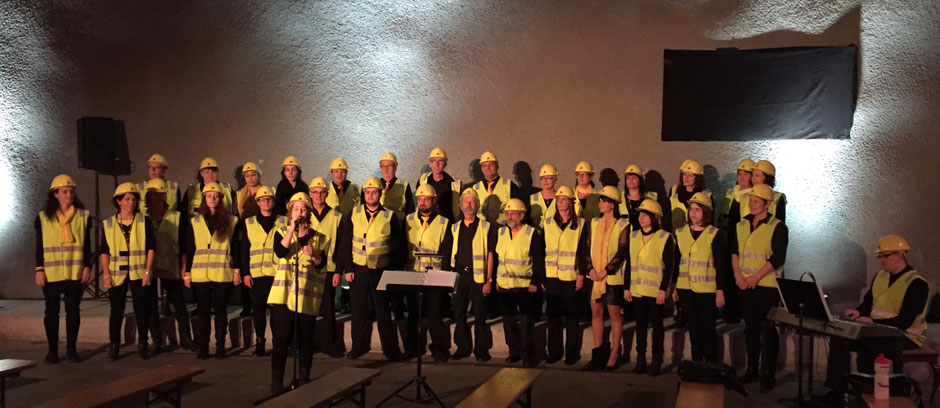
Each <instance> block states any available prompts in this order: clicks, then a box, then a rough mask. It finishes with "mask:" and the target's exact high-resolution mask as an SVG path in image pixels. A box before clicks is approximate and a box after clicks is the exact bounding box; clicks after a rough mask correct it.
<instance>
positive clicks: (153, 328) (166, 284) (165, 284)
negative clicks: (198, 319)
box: [150, 278, 189, 342]
mask: <svg viewBox="0 0 940 408" xmlns="http://www.w3.org/2000/svg"><path fill="white" fill-rule="evenodd" d="M154 285H155V283H151V284H150V286H153V288H154V290H156V286H154ZM160 288H161V289H160V290H162V291H163V293H165V294H166V300H165V301H166V302H167V303H168V304H169V305H170V310H171V311H172V313H173V317H174V318H175V319H176V324H177V325H178V326H179V327H180V329H179V333H180V336H182V335H183V333H189V327H188V326H189V311H187V310H186V298H185V297H184V296H183V288H185V286H183V280H182V279H162V278H161V279H160ZM158 298H159V296H156V295H155V296H154V297H153V302H152V304H153V307H154V309H153V310H151V311H150V335H151V337H153V339H154V341H155V342H156V341H159V340H162V338H163V337H162V334H163V330H162V326H161V325H160V312H159V307H158V304H157V303H158V302H157V300H158ZM184 325H185V326H187V327H186V331H183V326H184Z"/></svg>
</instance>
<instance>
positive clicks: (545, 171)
mask: <svg viewBox="0 0 940 408" xmlns="http://www.w3.org/2000/svg"><path fill="white" fill-rule="evenodd" d="M557 175H558V169H557V168H555V166H553V165H551V164H548V163H546V164H544V165H543V166H542V169H541V170H539V178H542V177H548V176H557Z"/></svg>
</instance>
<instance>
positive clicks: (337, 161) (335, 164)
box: [330, 157, 349, 170]
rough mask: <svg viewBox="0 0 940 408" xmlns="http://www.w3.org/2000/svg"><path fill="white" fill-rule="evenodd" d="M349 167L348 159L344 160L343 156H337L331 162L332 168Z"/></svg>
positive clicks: (344, 168) (343, 168)
mask: <svg viewBox="0 0 940 408" xmlns="http://www.w3.org/2000/svg"><path fill="white" fill-rule="evenodd" d="M348 168H349V166H347V165H346V160H343V158H342V157H337V158H335V159H333V161H331V162H330V170H346V169H348Z"/></svg>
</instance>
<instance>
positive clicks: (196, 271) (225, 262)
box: [190, 214, 237, 282]
mask: <svg viewBox="0 0 940 408" xmlns="http://www.w3.org/2000/svg"><path fill="white" fill-rule="evenodd" d="M190 222H191V224H192V226H193V240H194V242H195V243H196V252H195V254H193V266H192V268H191V270H190V273H191V274H192V281H193V282H231V281H232V278H233V275H234V272H235V271H234V269H232V256H231V254H230V252H231V244H232V229H233V228H234V227H235V222H237V218H235V217H231V222H230V223H229V231H228V234H227V235H226V237H225V240H222V241H220V240H219V239H218V231H216V234H211V235H210V234H209V227H207V226H206V222H205V220H204V219H203V218H202V215H198V214H197V215H195V216H193V218H192V219H191V221H190Z"/></svg>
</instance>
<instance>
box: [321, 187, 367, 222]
mask: <svg viewBox="0 0 940 408" xmlns="http://www.w3.org/2000/svg"><path fill="white" fill-rule="evenodd" d="M327 187H328V188H329V192H330V193H329V194H327V195H326V205H328V206H330V207H331V208H333V209H335V210H336V211H339V212H340V214H343V216H344V217H349V215H350V214H352V210H353V208H355V207H356V206H357V205H359V186H358V185H356V184H355V183H352V182H350V183H349V187H346V192H345V193H343V202H339V196H338V195H337V193H336V188H334V187H333V182H329V183H327Z"/></svg>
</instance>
